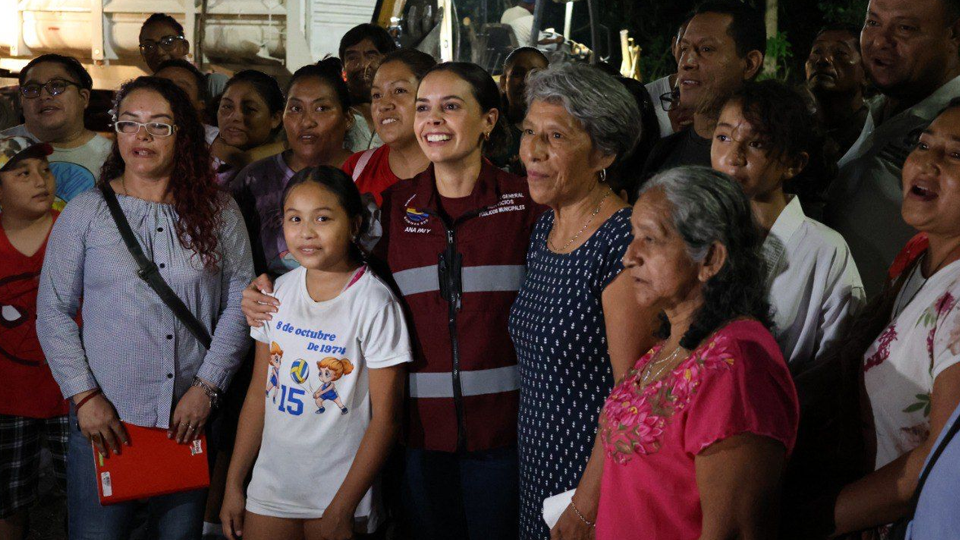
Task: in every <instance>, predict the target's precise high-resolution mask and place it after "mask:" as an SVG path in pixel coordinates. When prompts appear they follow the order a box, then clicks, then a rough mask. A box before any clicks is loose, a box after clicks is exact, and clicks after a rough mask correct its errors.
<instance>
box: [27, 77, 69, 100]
mask: <svg viewBox="0 0 960 540" xmlns="http://www.w3.org/2000/svg"><path fill="white" fill-rule="evenodd" d="M68 86H76V87H77V88H80V85H79V84H77V83H75V82H73V81H68V80H65V79H53V80H50V81H47V82H45V83H43V84H40V83H27V84H25V85H23V86H21V87H20V94H21V95H22V96H23V97H25V98H27V99H36V98H38V97H40V91H41V90H44V89H45V90H46V91H47V93H48V94H50V95H51V96H59V95H60V94H62V93H64V92H66V91H67V87H68Z"/></svg>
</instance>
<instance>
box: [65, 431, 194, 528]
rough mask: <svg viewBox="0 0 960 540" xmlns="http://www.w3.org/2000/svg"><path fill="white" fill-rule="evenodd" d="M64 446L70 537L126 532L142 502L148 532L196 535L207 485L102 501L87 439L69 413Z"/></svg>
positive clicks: (132, 525) (130, 526)
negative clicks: (141, 497)
mask: <svg viewBox="0 0 960 540" xmlns="http://www.w3.org/2000/svg"><path fill="white" fill-rule="evenodd" d="M70 426H71V427H70V442H69V443H68V447H67V516H68V524H69V525H68V530H69V533H70V540H123V539H126V538H129V537H130V533H131V531H132V530H133V527H134V525H135V523H134V519H133V518H134V515H135V514H136V513H137V510H138V509H139V508H140V507H141V506H142V505H145V506H146V514H147V516H148V518H147V519H148V523H147V530H148V537H149V538H156V539H158V540H187V539H190V540H196V539H199V538H200V535H201V533H202V532H203V510H204V506H205V504H206V500H207V490H205V489H197V490H194V491H186V492H183V493H174V494H172V495H162V496H159V497H151V498H149V499H144V500H141V501H129V502H124V503H117V504H111V505H110V506H101V505H100V498H99V495H98V493H97V477H96V471H95V470H94V466H93V450H91V447H90V442H89V441H87V439H86V438H85V437H84V436H83V435H82V434H81V433H80V431H79V430H77V427H76V426H77V417H76V416H74V415H73V414H71V415H70Z"/></svg>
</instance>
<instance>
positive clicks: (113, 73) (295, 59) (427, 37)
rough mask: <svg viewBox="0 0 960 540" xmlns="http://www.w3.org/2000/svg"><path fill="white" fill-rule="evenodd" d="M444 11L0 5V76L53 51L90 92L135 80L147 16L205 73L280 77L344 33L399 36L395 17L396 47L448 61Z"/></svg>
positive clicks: (372, 6)
mask: <svg viewBox="0 0 960 540" xmlns="http://www.w3.org/2000/svg"><path fill="white" fill-rule="evenodd" d="M454 9H455V8H454V6H453V0H409V1H408V0H0V69H5V70H7V71H9V72H11V73H16V72H18V71H19V70H20V68H21V67H22V66H23V65H24V64H26V62H28V61H29V60H30V59H31V58H33V57H35V56H37V55H40V54H43V53H49V52H56V53H60V54H66V55H70V56H73V57H75V58H77V59H79V60H80V61H81V62H82V63H84V64H85V65H86V67H87V68H88V70H89V71H90V74H91V75H92V76H93V80H94V87H95V88H103V89H111V88H116V87H117V86H118V85H119V83H120V82H122V81H125V80H128V79H130V78H133V77H136V76H137V75H141V74H143V73H144V68H145V66H144V64H143V62H142V60H141V59H140V53H139V39H138V38H139V33H140V26H141V24H142V23H143V21H144V20H145V19H146V18H147V17H148V16H150V14H152V13H157V12H161V13H167V14H169V15H172V16H173V17H174V18H176V19H177V20H178V21H179V22H180V23H181V24H182V25H183V27H184V33H185V35H186V37H187V39H188V40H189V41H190V44H191V54H192V55H193V58H192V59H193V61H194V62H196V63H197V64H198V65H200V66H201V67H202V68H204V69H207V70H213V71H224V72H227V73H230V72H232V71H236V70H239V69H244V68H247V67H256V68H257V69H261V70H263V71H266V72H273V73H275V74H277V75H281V76H282V75H283V74H289V73H290V72H292V71H294V70H296V69H297V68H298V67H300V66H303V65H306V64H308V63H312V62H316V61H317V60H319V59H321V58H323V57H325V56H327V55H329V54H332V55H336V54H337V46H338V44H339V41H340V37H341V36H342V35H343V34H344V33H345V32H346V31H347V30H349V29H350V28H351V27H353V26H355V25H357V24H360V23H365V22H374V23H378V24H380V25H382V26H384V27H390V26H391V24H393V25H394V28H395V30H399V29H400V27H401V24H400V21H401V20H402V19H403V17H404V16H405V15H408V16H409V15H412V16H413V17H415V18H416V20H415V21H414V22H412V23H411V21H404V23H403V28H404V30H406V36H404V38H403V39H404V40H405V41H406V42H407V43H405V44H407V45H409V44H411V43H410V42H411V40H414V41H417V43H416V45H417V46H418V47H421V48H423V47H430V48H434V49H436V51H435V54H437V56H439V57H443V58H445V59H452V58H453V57H454V46H455V26H457V25H455V24H453V21H454V17H455V12H454ZM411 10H412V11H411ZM430 52H434V51H430Z"/></svg>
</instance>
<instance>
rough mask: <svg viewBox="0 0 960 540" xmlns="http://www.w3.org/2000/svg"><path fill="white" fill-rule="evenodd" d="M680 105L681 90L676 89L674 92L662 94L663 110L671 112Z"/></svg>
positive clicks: (661, 103)
mask: <svg viewBox="0 0 960 540" xmlns="http://www.w3.org/2000/svg"><path fill="white" fill-rule="evenodd" d="M679 105H680V89H679V88H674V89H673V90H671V91H669V92H667V93H665V94H660V106H661V107H663V110H665V111H667V112H670V111H672V110H673V109H675V108H676V107H678V106H679Z"/></svg>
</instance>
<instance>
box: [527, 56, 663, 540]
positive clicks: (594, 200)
mask: <svg viewBox="0 0 960 540" xmlns="http://www.w3.org/2000/svg"><path fill="white" fill-rule="evenodd" d="M527 103H528V112H527V116H526V118H525V119H524V121H523V124H522V126H521V127H522V139H521V143H520V158H521V159H522V160H523V163H524V165H525V166H526V169H527V181H528V183H529V186H530V195H531V197H532V198H533V199H534V201H536V202H538V203H541V204H545V205H547V206H549V207H550V208H551V209H552V210H553V211H552V212H546V213H545V214H543V215H542V216H541V217H540V219H539V220H538V222H537V224H536V226H535V228H534V232H533V235H532V236H531V239H530V247H529V250H528V252H527V274H526V278H525V280H524V282H523V285H522V286H521V289H520V293H519V295H518V296H517V299H516V301H515V302H514V304H513V308H512V310H511V312H510V321H509V328H510V335H511V337H512V339H513V342H514V345H515V347H516V351H517V363H518V367H519V377H520V409H519V429H518V439H519V452H520V456H519V457H520V494H521V495H520V538H522V539H525V540H540V539H545V538H549V537H553V538H565V539H579V538H589V537H591V536H592V532H593V528H592V527H593V523H594V521H595V520H596V512H597V502H598V500H599V487H600V486H599V481H600V472H601V470H602V467H603V457H602V454H601V453H600V452H599V451H598V450H597V449H595V448H594V447H595V431H596V426H597V418H598V414H599V412H600V408H601V406H602V405H603V400H604V398H605V397H606V396H607V395H608V394H609V392H610V389H611V388H612V387H613V383H614V381H615V380H617V379H619V378H620V377H621V376H622V375H623V374H624V372H625V371H626V370H627V368H628V367H629V366H631V365H633V363H634V362H635V361H636V359H637V358H639V357H640V355H641V354H642V353H643V352H644V351H645V350H647V348H648V347H649V346H650V345H652V344H653V342H654V337H653V330H654V328H655V326H656V314H655V312H654V310H653V309H650V308H647V309H641V308H640V307H639V306H638V304H637V303H636V302H635V301H633V295H632V294H631V284H630V282H629V280H628V278H627V277H626V276H624V275H621V273H622V271H623V264H622V262H621V258H622V257H623V254H624V251H625V250H626V248H627V245H628V244H629V242H630V213H631V210H630V207H629V206H627V205H626V204H625V203H624V202H623V201H622V200H621V199H620V198H618V197H617V195H615V194H614V193H613V192H612V190H611V189H610V187H609V186H608V185H607V183H606V182H605V179H606V170H607V169H608V168H610V167H611V166H612V165H613V164H614V163H616V162H617V160H618V159H619V158H621V157H623V156H624V155H625V154H627V153H629V151H630V150H631V149H632V148H633V146H634V144H635V142H636V140H637V138H638V136H639V126H640V112H639V110H638V109H637V104H636V101H635V100H634V99H633V97H632V96H631V95H630V93H629V92H627V90H626V89H625V88H624V87H623V85H622V84H620V83H619V82H618V81H617V80H616V79H614V78H612V77H610V76H609V75H606V74H604V73H602V72H601V71H599V70H597V69H595V68H592V67H590V66H586V65H582V64H561V65H557V66H552V67H550V68H548V69H545V70H542V71H538V72H535V73H533V74H531V75H530V77H529V80H528V81H527ZM573 488H576V493H575V494H574V496H573V499H572V502H570V503H569V504H568V506H567V507H566V509H565V510H564V512H563V514H562V515H561V516H560V518H559V521H558V522H557V523H556V525H555V526H554V527H553V529H552V530H550V529H548V528H547V527H546V526H545V524H544V522H543V519H542V517H541V508H542V507H543V501H544V499H545V498H548V497H551V496H553V495H557V494H560V493H562V492H566V491H569V490H571V489H573Z"/></svg>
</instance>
